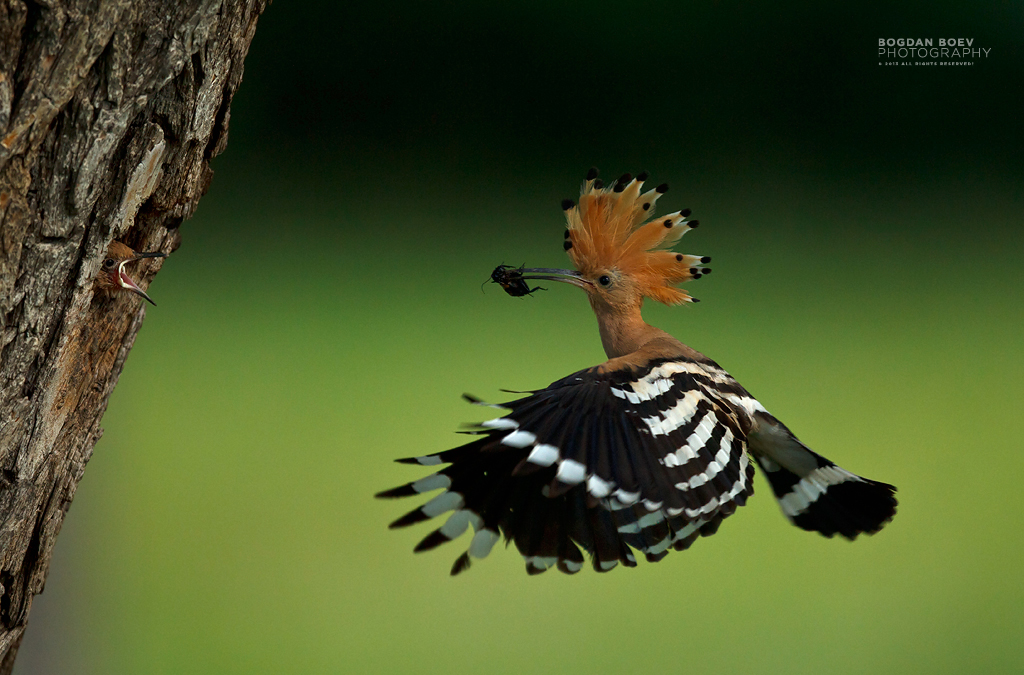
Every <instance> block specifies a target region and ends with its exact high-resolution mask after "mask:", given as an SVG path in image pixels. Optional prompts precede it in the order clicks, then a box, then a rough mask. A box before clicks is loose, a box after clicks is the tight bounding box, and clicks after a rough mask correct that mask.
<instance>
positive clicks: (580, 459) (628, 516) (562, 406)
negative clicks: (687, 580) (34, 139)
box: [378, 170, 896, 574]
mask: <svg viewBox="0 0 1024 675" xmlns="http://www.w3.org/2000/svg"><path fill="white" fill-rule="evenodd" d="M645 178H646V176H639V177H637V179H633V178H632V177H631V176H629V175H628V174H627V175H626V176H623V177H622V178H620V179H619V180H618V181H616V182H615V183H614V184H613V185H612V186H611V187H609V188H607V189H605V188H603V186H602V185H601V184H600V181H598V180H596V172H595V171H593V170H592V171H591V174H589V175H588V177H587V179H588V180H587V183H586V184H585V186H584V189H583V194H582V196H581V198H580V204H579V205H578V206H577V205H576V204H574V203H572V202H570V201H568V200H567V201H566V202H564V203H563V209H564V210H565V211H566V215H567V219H568V230H567V232H566V239H565V244H566V245H565V249H566V251H568V252H569V255H570V257H572V259H573V262H575V263H576V266H577V268H578V271H568V270H552V269H533V270H529V269H520V270H519V275H520V277H522V278H524V279H548V280H554V281H564V282H567V283H571V284H573V285H576V286H579V287H581V288H583V289H584V290H585V291H587V296H588V298H589V300H590V304H591V307H592V308H593V310H594V313H595V315H596V316H597V320H598V327H599V331H600V335H601V341H602V344H603V345H604V348H605V352H606V354H607V356H608V360H607V361H605V362H604V363H602V364H600V365H598V366H595V367H593V368H589V369H586V370H582V371H579V372H577V373H574V374H572V375H569V376H568V377H565V378H563V379H561V380H558V381H556V382H554V383H552V384H551V385H549V386H548V387H546V388H545V389H542V390H539V391H535V392H532V393H531V394H530V395H528V396H526V397H524V398H520V399H518V400H515V401H511V402H508V403H503V404H501V405H499V406H495V407H499V408H503V409H508V410H509V411H510V412H509V413H508V414H506V415H504V416H502V417H498V418H495V419H493V420H489V421H486V422H483V423H482V424H480V425H479V426H477V427H475V428H473V429H472V430H471V431H470V433H477V434H479V435H480V436H481V438H479V439H477V440H475V441H474V442H472V443H469V444H467V445H463V446H461V447H457V448H454V449H452V450H448V451H446V452H442V453H440V454H436V455H424V456H420V457H412V458H409V459H406V460H399V461H401V462H405V463H417V464H422V465H437V464H443V463H447V464H448V466H447V467H445V468H443V469H441V470H440V471H438V472H437V473H435V474H433V475H431V476H428V477H426V478H423V479H420V480H417V481H414V482H412V483H409V484H407V485H403V486H401V487H398V488H395V489H393V490H389V491H386V492H383V493H380V494H379V495H378V496H380V497H402V496H408V495H414V494H420V493H425V492H429V491H432V490H436V489H442V488H443V490H444V491H443V492H442V493H441V494H439V495H438V496H436V497H434V498H433V499H432V500H430V501H429V502H427V503H426V504H425V505H424V506H422V507H420V508H417V509H415V510H413V511H411V512H410V513H408V514H406V515H405V516H403V517H402V518H400V519H398V520H397V521H395V522H394V523H392V527H403V526H406V525H411V524H413V523H416V522H420V521H424V520H428V519H430V518H433V517H435V516H437V515H440V514H442V513H445V512H448V511H453V513H452V515H451V516H450V517H449V518H448V520H447V522H446V523H445V524H444V525H442V526H441V527H440V528H439V529H437V530H435V531H434V532H432V533H431V534H430V535H428V536H427V537H426V538H425V539H424V540H423V541H421V542H420V544H419V545H418V546H417V547H416V550H417V551H420V550H427V549H430V548H433V547H435V546H437V545H439V544H442V543H445V542H447V541H450V540H452V539H455V538H456V537H458V536H459V535H461V534H462V533H463V532H465V531H466V529H468V527H469V526H470V525H472V526H473V528H474V530H475V534H474V535H473V538H472V540H471V542H470V545H469V548H468V550H467V551H466V552H465V553H464V554H463V555H461V556H460V557H459V558H458V559H457V560H456V563H455V565H454V566H453V568H452V573H453V574H457V573H459V572H461V571H463V570H465V569H467V568H468V567H469V563H470V560H471V558H482V557H485V556H486V555H487V554H488V553H489V552H490V549H491V547H492V546H493V545H494V543H495V542H496V541H497V540H498V539H499V538H500V537H499V534H503V535H504V536H505V538H506V539H507V540H510V541H512V542H514V543H515V545H516V547H517V548H518V549H519V552H520V553H521V554H522V555H523V557H524V558H525V559H526V567H527V571H528V572H530V573H538V572H543V571H545V570H547V569H549V568H551V567H556V566H557V567H558V568H559V569H560V570H561V571H563V572H566V573H574V572H577V571H579V570H580V569H581V568H582V565H583V554H582V552H581V551H580V548H582V549H583V550H585V551H587V552H588V553H590V555H591V557H592V560H593V565H594V568H595V569H596V570H598V571H607V570H609V569H611V568H613V567H615V566H616V565H617V564H619V563H622V564H624V565H627V566H633V565H635V564H636V558H635V556H634V554H633V550H636V551H640V552H642V553H643V554H644V555H645V556H646V558H647V559H648V560H649V561H657V560H660V559H661V558H663V557H664V556H665V555H667V553H668V551H669V550H670V549H676V550H682V549H685V548H687V547H689V545H690V544H691V543H692V542H693V541H694V540H695V539H696V538H697V537H698V536H700V535H709V534H713V533H714V532H715V531H716V530H717V529H718V526H719V525H720V524H721V521H722V519H723V518H725V517H726V516H729V515H731V514H732V513H733V512H734V511H735V510H736V507H738V506H742V505H743V504H744V503H745V502H746V499H747V497H749V496H750V495H751V494H753V482H752V481H753V474H754V464H755V463H756V464H757V465H759V466H760V467H761V469H762V470H763V471H764V472H765V475H766V476H767V478H768V481H769V483H770V485H771V487H772V490H773V492H774V493H775V496H776V497H777V498H778V500H779V504H780V506H781V508H782V511H783V513H784V514H785V515H786V517H787V518H789V519H790V520H791V521H792V522H793V523H794V524H796V525H797V526H799V527H802V528H803V529H806V530H813V531H817V532H820V533H822V534H824V535H826V536H829V537H831V536H832V535H834V534H836V533H838V534H841V535H843V536H844V537H847V538H850V539H853V538H854V537H856V536H857V535H858V534H860V533H873V532H876V531H877V530H879V529H880V528H881V527H882V526H883V525H884V524H885V523H886V522H888V520H890V519H891V518H892V516H893V515H894V513H895V507H896V500H895V498H894V497H893V493H894V492H895V488H893V487H892V486H891V485H888V484H886V483H878V482H875V481H871V480H867V479H864V478H861V477H859V476H857V475H855V474H852V473H850V472H848V471H846V470H844V469H842V468H840V467H838V466H836V465H835V464H833V463H832V462H830V461H829V460H827V459H825V458H824V457H822V456H820V455H818V454H816V453H814V452H813V451H811V450H810V449H809V448H807V447H806V446H804V445H803V444H802V443H801V442H800V441H799V440H797V438H796V437H795V436H794V435H793V434H792V433H791V432H790V431H789V429H787V428H786V426H785V425H783V424H782V423H781V422H779V421H778V420H777V419H776V418H775V417H773V416H772V415H771V414H769V413H768V412H767V411H766V410H765V408H764V407H763V406H762V405H761V404H760V403H759V402H758V401H757V400H756V399H755V398H754V397H752V396H751V395H750V394H749V393H748V392H747V391H746V390H745V389H744V388H743V387H742V386H740V385H739V383H737V382H736V380H734V379H733V378H732V377H731V376H730V375H729V374H728V373H727V372H725V370H723V369H722V368H721V367H720V366H719V365H718V364H716V363H715V362H714V361H712V360H711V359H709V358H707V357H706V356H704V355H703V354H700V353H699V352H697V351H695V350H693V349H691V348H690V347H688V346H686V345H685V344H683V343H682V342H680V341H679V340H677V339H676V338H674V337H672V336H671V335H669V334H667V333H665V332H664V331H662V330H660V329H658V328H655V327H653V326H650V325H648V324H647V323H646V322H644V321H643V318H642V317H641V315H640V307H641V305H642V302H643V298H644V297H645V296H646V297H652V298H654V299H657V300H660V301H662V302H666V303H668V304H678V303H682V302H691V301H693V299H692V298H690V297H689V296H688V295H687V294H686V293H684V292H683V291H682V290H680V289H678V288H675V287H674V284H675V283H677V282H680V281H686V280H688V279H692V278H698V277H699V276H701V275H703V274H706V273H708V272H710V270H708V269H706V268H701V267H695V265H696V264H697V263H702V262H707V261H709V260H710V259H709V258H706V257H697V256H686V255H683V254H678V253H675V252H673V251H669V250H667V247H669V246H671V245H672V244H674V243H675V241H677V240H678V239H679V237H680V236H682V234H683V233H685V232H686V231H687V230H689V229H691V228H692V227H694V226H695V225H696V221H690V222H688V221H686V220H685V218H686V216H688V215H689V211H685V212H677V213H675V214H669V215H668V216H662V217H660V218H657V219H653V220H650V221H648V222H644V220H645V219H646V218H647V216H649V215H650V214H651V213H653V208H652V207H653V206H654V202H655V201H656V200H657V198H658V197H659V196H660V195H661V194H663V193H664V192H665V190H667V186H664V185H662V186H659V187H658V188H656V189H655V190H651V191H648V192H646V193H643V194H641V193H640V186H641V185H642V182H643V180H644V179H645ZM474 402H476V403H480V402H479V401H475V400H474ZM482 405H486V404H482Z"/></svg>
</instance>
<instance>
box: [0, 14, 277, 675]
mask: <svg viewBox="0 0 1024 675" xmlns="http://www.w3.org/2000/svg"><path fill="white" fill-rule="evenodd" d="M265 5H266V3H265V0H235V1H232V0H223V1H222V0H175V1H173V2H167V1H166V0H36V2H32V1H31V0H0V675H3V674H6V673H10V672H11V669H12V668H13V666H14V657H15V654H16V653H17V648H18V645H19V643H20V642H21V637H22V634H23V633H24V630H25V624H26V622H27V620H28V613H29V609H30V607H31V605H32V597H33V595H34V594H36V593H40V592H41V591H42V590H43V584H44V583H45V581H46V573H47V570H48V568H49V563H50V554H51V552H52V550H53V545H54V543H55V541H56V537H57V533H58V531H59V530H60V526H61V523H62V521H63V520H64V514H65V513H66V512H67V509H68V506H69V505H70V504H71V499H72V498H73V497H74V494H75V489H76V487H77V486H78V482H79V480H81V478H82V473H83V471H84V469H85V464H86V462H87V461H88V460H89V457H90V456H91V455H92V450H93V446H94V445H95V444H96V441H97V440H98V439H99V437H100V435H101V434H102V433H103V432H102V429H101V428H100V426H99V424H100V419H101V418H102V416H103V412H104V410H105V409H106V406H107V399H108V397H109V396H110V393H111V391H112V390H113V388H114V385H115V384H116V383H117V378H118V376H119V375H120V373H121V368H122V367H123V365H124V361H125V358H127V356H128V352H129V350H130V349H131V347H132V343H133V342H134V341H135V335H136V334H137V333H138V331H139V328H140V327H141V325H142V320H143V317H144V316H145V310H144V305H143V303H142V302H141V299H140V298H139V297H138V296H135V295H133V294H127V293H123V294H119V295H118V296H116V297H115V298H113V299H109V298H105V297H103V296H102V295H101V294H95V293H94V289H93V281H94V279H95V278H96V274H97V272H98V270H99V266H100V264H101V262H102V260H103V259H104V257H105V255H106V250H107V245H108V244H109V243H110V242H111V240H113V239H117V240H120V241H123V242H124V243H126V244H128V245H129V246H131V247H132V248H134V249H135V250H144V251H152V250H161V251H164V252H171V251H173V250H174V249H176V248H177V247H178V244H179V242H180V236H179V233H178V227H179V226H180V225H181V222H182V221H183V220H184V219H185V218H187V217H189V216H190V215H191V214H192V213H193V212H194V211H195V208H196V205H197V203H198V201H199V198H200V197H201V196H202V195H203V193H204V192H205V191H206V189H207V187H208V186H209V184H210V178H211V175H212V172H211V170H210V167H209V162H210V159H211V158H212V157H213V156H214V155H217V154H219V153H220V152H221V151H223V150H224V148H225V146H226V144H227V128H228V117H229V105H230V103H231V97H232V96H233V95H234V93H235V90H236V89H237V88H238V85H239V83H240V82H241V79H242V62H243V59H244V58H245V55H246V52H247V51H248V48H249V43H250V41H251V40H252V36H253V33H254V31H255V29H256V20H257V18H258V17H259V15H260V13H261V12H262V11H263V9H264V7H265ZM160 263H161V261H160V260H153V261H145V262H142V263H135V265H137V267H136V270H143V271H144V272H141V271H140V272H138V276H142V277H143V279H141V280H140V279H138V276H136V280H137V281H139V282H140V285H142V286H143V287H145V286H146V285H147V282H148V280H149V279H151V278H152V275H153V274H155V273H156V270H157V269H159V267H160Z"/></svg>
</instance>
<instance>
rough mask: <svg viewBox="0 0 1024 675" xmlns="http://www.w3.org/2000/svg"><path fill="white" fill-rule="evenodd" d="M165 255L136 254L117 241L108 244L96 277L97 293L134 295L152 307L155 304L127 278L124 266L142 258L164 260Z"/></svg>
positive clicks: (110, 295) (154, 253) (155, 253)
mask: <svg viewBox="0 0 1024 675" xmlns="http://www.w3.org/2000/svg"><path fill="white" fill-rule="evenodd" d="M165 257H167V254H166V253H161V252H159V251H154V252H150V253H136V252H135V251H133V250H132V248H131V247H130V246H128V245H127V244H122V243H121V242H119V241H112V242H110V246H108V247H107V257H106V258H104V259H103V264H102V265H101V266H100V271H99V273H98V274H97V275H96V288H97V290H98V291H99V292H101V293H103V294H104V295H106V296H108V297H112V296H114V295H116V294H118V293H126V292H127V293H134V294H136V295H138V296H139V297H141V298H143V299H144V300H146V301H147V302H149V303H150V304H152V305H155V304H156V303H155V302H153V300H152V299H151V298H150V297H149V296H148V295H146V292H145V291H144V290H142V289H141V288H140V287H139V285H138V284H137V283H135V281H134V280H133V279H132V278H131V276H129V274H128V271H127V270H126V269H125V266H126V265H128V264H129V263H132V262H135V261H136V260H142V259H143V258H165Z"/></svg>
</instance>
